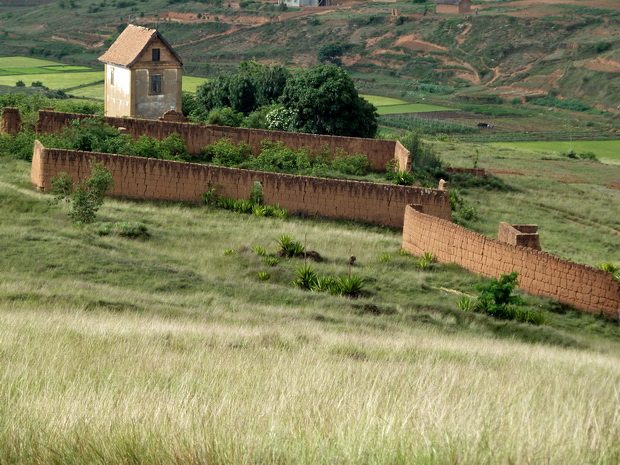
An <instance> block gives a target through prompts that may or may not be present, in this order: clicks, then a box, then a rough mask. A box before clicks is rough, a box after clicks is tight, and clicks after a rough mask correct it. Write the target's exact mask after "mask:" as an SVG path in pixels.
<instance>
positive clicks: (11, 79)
mask: <svg viewBox="0 0 620 465" xmlns="http://www.w3.org/2000/svg"><path fill="white" fill-rule="evenodd" d="M19 80H22V81H24V83H25V84H26V85H27V86H29V85H30V84H31V83H32V82H35V81H40V82H42V83H43V85H44V86H46V87H49V88H50V89H57V90H62V89H70V88H72V87H77V86H82V85H86V84H92V83H95V82H98V81H102V80H103V71H90V72H84V73H53V74H25V75H12V76H0V85H8V86H14V85H15V82H16V81H19Z"/></svg>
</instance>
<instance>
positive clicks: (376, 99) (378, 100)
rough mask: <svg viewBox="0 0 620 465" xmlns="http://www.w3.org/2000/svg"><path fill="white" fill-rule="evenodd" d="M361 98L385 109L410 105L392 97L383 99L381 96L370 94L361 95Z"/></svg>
mask: <svg viewBox="0 0 620 465" xmlns="http://www.w3.org/2000/svg"><path fill="white" fill-rule="evenodd" d="M360 97H362V98H364V99H366V100H368V101H369V102H370V103H372V104H373V105H374V106H376V107H383V106H386V105H402V104H404V103H409V102H406V101H404V100H400V99H397V98H391V97H381V96H380V95H368V94H360Z"/></svg>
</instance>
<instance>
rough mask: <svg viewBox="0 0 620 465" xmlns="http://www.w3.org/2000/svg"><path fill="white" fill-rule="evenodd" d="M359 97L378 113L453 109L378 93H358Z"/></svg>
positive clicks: (390, 113) (389, 113)
mask: <svg viewBox="0 0 620 465" xmlns="http://www.w3.org/2000/svg"><path fill="white" fill-rule="evenodd" d="M360 97H363V98H365V99H366V100H368V101H369V102H370V103H372V104H373V105H374V106H376V107H377V113H379V114H380V115H394V114H400V113H417V112H427V111H443V110H453V108H448V107H443V106H439V105H429V104H426V103H410V102H407V101H405V100H400V99H397V98H391V97H382V96H379V95H369V94H360Z"/></svg>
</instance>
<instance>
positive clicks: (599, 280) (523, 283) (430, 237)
mask: <svg viewBox="0 0 620 465" xmlns="http://www.w3.org/2000/svg"><path fill="white" fill-rule="evenodd" d="M421 209H422V211H426V208H425V207H424V206H422V208H421ZM422 211H419V208H418V207H416V208H414V206H412V205H409V206H407V207H406V210H405V219H404V225H403V243H402V247H403V249H404V250H406V251H408V252H410V253H412V254H415V255H421V254H423V253H425V252H431V253H432V254H433V255H434V256H435V257H436V258H437V259H438V260H439V261H442V262H455V263H458V264H459V265H461V266H462V267H463V268H466V269H468V270H470V271H473V272H474V273H480V274H482V275H485V276H489V277H498V276H499V275H501V274H508V273H511V272H513V271H517V272H519V278H518V279H519V283H520V287H521V288H522V289H523V290H525V291H527V292H530V293H532V294H537V295H542V296H547V297H551V298H553V299H556V300H558V301H559V302H563V303H566V304H569V305H572V306H574V307H575V308H578V309H580V310H584V311H586V312H590V313H597V314H598V313H601V312H602V313H604V314H606V315H608V316H610V317H612V318H615V319H620V284H618V281H617V280H616V278H614V277H613V276H612V274H611V273H607V272H605V271H602V270H598V269H596V268H593V267H591V266H587V265H582V264H579V263H574V262H570V261H568V260H562V259H560V258H557V257H554V256H553V255H550V254H548V253H545V252H541V251H538V250H534V249H531V248H527V247H519V246H513V245H509V244H505V243H502V242H500V241H497V240H494V239H490V238H488V237H486V236H483V235H482V234H478V233H475V232H473V231H469V230H468V229H465V228H463V227H461V226H458V225H456V224H454V223H451V222H450V221H446V220H444V219H440V218H436V217H434V216H431V215H429V214H426V213H422Z"/></svg>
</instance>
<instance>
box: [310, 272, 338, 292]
mask: <svg viewBox="0 0 620 465" xmlns="http://www.w3.org/2000/svg"><path fill="white" fill-rule="evenodd" d="M334 287H338V280H336V279H335V278H333V277H332V276H317V277H316V279H315V281H314V284H313V285H312V287H311V288H310V290H311V291H313V292H330V291H331V290H332V289H334ZM338 289H339V287H338ZM338 293H339V292H338Z"/></svg>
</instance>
